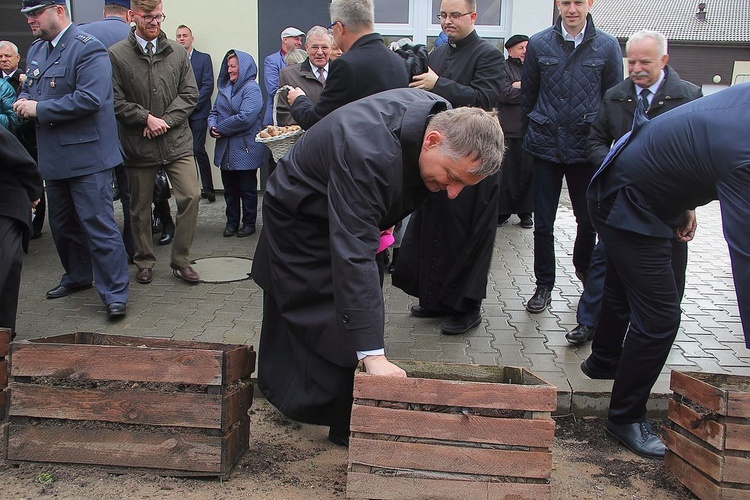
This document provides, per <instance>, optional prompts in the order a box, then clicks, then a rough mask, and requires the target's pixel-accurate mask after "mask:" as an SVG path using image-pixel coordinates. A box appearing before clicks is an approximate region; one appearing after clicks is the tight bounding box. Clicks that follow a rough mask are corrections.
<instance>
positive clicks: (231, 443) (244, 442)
mask: <svg viewBox="0 0 750 500" xmlns="http://www.w3.org/2000/svg"><path fill="white" fill-rule="evenodd" d="M249 447H250V417H247V416H246V417H245V419H244V420H243V421H242V422H240V424H239V425H237V426H236V427H235V428H234V429H232V431H231V432H230V433H229V434H227V435H226V436H225V437H224V445H223V451H222V459H221V463H222V466H221V473H222V477H226V476H228V475H229V473H230V472H232V469H233V468H234V466H235V464H236V463H237V462H238V461H239V459H240V458H242V455H244V454H245V452H246V451H247V450H248V448H249Z"/></svg>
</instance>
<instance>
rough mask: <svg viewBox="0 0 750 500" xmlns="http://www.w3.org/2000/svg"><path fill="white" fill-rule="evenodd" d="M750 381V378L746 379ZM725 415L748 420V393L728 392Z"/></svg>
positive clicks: (749, 414)
mask: <svg viewBox="0 0 750 500" xmlns="http://www.w3.org/2000/svg"><path fill="white" fill-rule="evenodd" d="M747 378H748V380H750V377H747ZM727 415H728V416H730V417H740V418H750V392H736V391H729V394H728V395H727Z"/></svg>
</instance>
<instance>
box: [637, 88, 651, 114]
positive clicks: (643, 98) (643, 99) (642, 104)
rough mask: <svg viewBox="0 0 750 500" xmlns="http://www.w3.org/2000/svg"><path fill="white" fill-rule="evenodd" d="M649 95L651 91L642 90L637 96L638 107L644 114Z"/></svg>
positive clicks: (647, 106) (647, 105)
mask: <svg viewBox="0 0 750 500" xmlns="http://www.w3.org/2000/svg"><path fill="white" fill-rule="evenodd" d="M649 95H651V91H650V90H649V89H643V90H641V94H640V95H639V96H638V107H639V108H643V112H644V113H645V112H646V111H648V108H649V104H648V96H649Z"/></svg>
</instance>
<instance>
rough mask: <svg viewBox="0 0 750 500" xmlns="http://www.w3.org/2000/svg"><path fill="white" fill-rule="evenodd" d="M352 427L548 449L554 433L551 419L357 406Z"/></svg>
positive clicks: (386, 432)
mask: <svg viewBox="0 0 750 500" xmlns="http://www.w3.org/2000/svg"><path fill="white" fill-rule="evenodd" d="M351 430H352V431H353V432H366V433H370V434H390V435H396V436H411V437H420V438H428V439H429V438H432V439H445V440H451V441H463V442H470V443H492V444H504V445H519V446H531V447H539V448H542V447H544V448H548V447H551V446H552V440H553V438H554V435H555V422H554V421H552V420H532V419H515V418H492V417H478V416H475V415H463V414H449V413H431V412H426V411H410V410H396V409H390V408H377V407H372V406H362V405H356V404H355V405H354V407H353V408H352V419H351Z"/></svg>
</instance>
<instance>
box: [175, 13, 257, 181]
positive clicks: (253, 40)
mask: <svg viewBox="0 0 750 500" xmlns="http://www.w3.org/2000/svg"><path fill="white" fill-rule="evenodd" d="M163 2H164V13H165V14H166V15H167V19H166V21H164V24H163V25H162V29H163V30H164V32H165V33H166V34H167V36H168V37H169V38H171V39H174V37H175V32H176V31H177V26H179V25H181V24H184V25H186V26H190V29H191V30H192V31H193V36H194V37H195V43H194V47H195V48H196V49H198V50H200V51H201V52H206V53H208V54H210V55H211V60H212V61H213V63H214V76H215V77H216V76H218V75H219V65H220V64H221V61H222V59H224V54H226V53H227V51H228V50H229V49H237V50H242V51H243V52H247V53H249V54H250V55H252V56H253V58H254V59H255V63H256V64H257V65H258V66H259V67H260V66H262V65H263V61H262V60H259V59H258V37H257V35H256V30H257V26H258V3H257V2H253V1H248V0H222V1H221V2H217V1H215V0H202V1H198V0H163ZM215 83H216V82H215V81H214V84H215ZM212 102H213V99H212ZM206 151H207V152H208V158H209V160H210V161H211V165H212V166H213V159H214V139H212V138H211V137H208V139H207V140H206ZM212 173H213V177H214V186H215V187H216V188H217V189H221V176H220V174H219V169H218V168H215V167H214V168H213V169H212Z"/></svg>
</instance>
